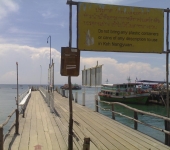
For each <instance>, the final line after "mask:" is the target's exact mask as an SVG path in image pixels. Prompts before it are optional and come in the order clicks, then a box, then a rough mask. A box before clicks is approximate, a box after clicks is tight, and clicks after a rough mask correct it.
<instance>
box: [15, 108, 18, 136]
mask: <svg viewBox="0 0 170 150" xmlns="http://www.w3.org/2000/svg"><path fill="white" fill-rule="evenodd" d="M15 112H16V120H15V121H16V122H15V134H19V111H18V109H16V110H15Z"/></svg>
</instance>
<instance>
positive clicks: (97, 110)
mask: <svg viewBox="0 0 170 150" xmlns="http://www.w3.org/2000/svg"><path fill="white" fill-rule="evenodd" d="M95 107H96V112H99V108H98V100H97V99H95Z"/></svg>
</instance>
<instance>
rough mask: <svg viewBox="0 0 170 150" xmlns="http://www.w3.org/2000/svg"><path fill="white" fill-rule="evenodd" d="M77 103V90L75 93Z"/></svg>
mask: <svg viewBox="0 0 170 150" xmlns="http://www.w3.org/2000/svg"><path fill="white" fill-rule="evenodd" d="M75 103H77V92H76V93H75Z"/></svg>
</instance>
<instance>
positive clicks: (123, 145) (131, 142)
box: [5, 91, 170, 150]
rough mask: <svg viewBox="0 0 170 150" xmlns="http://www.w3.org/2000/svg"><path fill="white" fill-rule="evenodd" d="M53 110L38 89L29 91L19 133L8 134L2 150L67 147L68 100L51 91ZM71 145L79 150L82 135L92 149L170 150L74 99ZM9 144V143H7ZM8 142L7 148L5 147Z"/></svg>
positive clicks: (55, 149) (41, 149) (56, 149)
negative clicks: (53, 110) (52, 111)
mask: <svg viewBox="0 0 170 150" xmlns="http://www.w3.org/2000/svg"><path fill="white" fill-rule="evenodd" d="M54 99H55V100H54V102H55V103H54V104H55V110H56V111H55V113H51V112H50V110H49V107H48V106H47V104H46V103H45V101H44V100H43V98H42V96H41V94H40V92H38V91H37V92H32V95H31V98H30V101H29V103H28V106H27V109H26V113H25V118H21V119H20V127H19V133H20V135H17V136H13V134H12V133H11V134H10V136H8V138H7V140H6V142H5V150H6V149H11V150H36V149H37V150H60V149H61V150H66V149H67V140H68V121H69V106H68V103H69V102H68V99H67V98H65V97H62V96H61V95H60V94H58V93H57V92H54ZM73 120H74V121H73V129H74V137H73V142H74V143H73V148H74V149H75V150H77V149H79V150H82V145H83V140H84V137H89V138H90V139H91V142H90V149H91V150H98V149H99V150H170V148H169V147H167V146H166V145H164V144H162V143H160V142H158V141H156V140H154V139H153V138H151V137H149V136H147V135H145V134H142V133H140V132H138V131H135V130H133V129H131V128H129V127H127V126H124V125H122V124H121V123H118V122H116V121H114V120H112V119H110V118H108V117H106V116H103V115H101V114H99V113H97V112H94V111H93V110H90V109H88V108H86V107H84V106H81V105H79V104H76V103H74V102H73ZM9 143H10V144H9ZM8 145H9V147H8Z"/></svg>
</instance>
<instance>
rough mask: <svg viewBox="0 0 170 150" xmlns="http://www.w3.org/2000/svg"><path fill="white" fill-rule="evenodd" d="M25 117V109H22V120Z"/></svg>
mask: <svg viewBox="0 0 170 150" xmlns="http://www.w3.org/2000/svg"><path fill="white" fill-rule="evenodd" d="M24 117H25V107H24V108H23V109H22V118H24Z"/></svg>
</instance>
